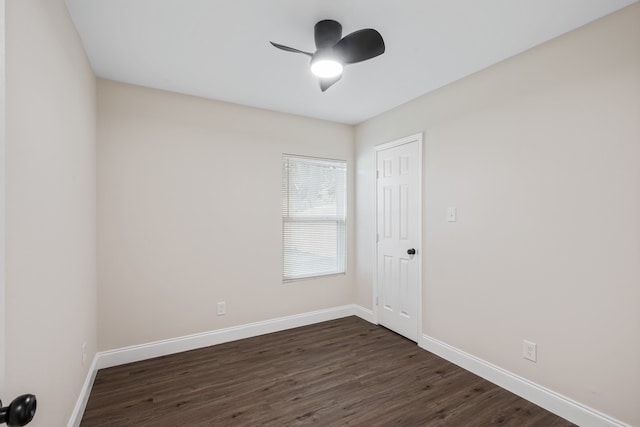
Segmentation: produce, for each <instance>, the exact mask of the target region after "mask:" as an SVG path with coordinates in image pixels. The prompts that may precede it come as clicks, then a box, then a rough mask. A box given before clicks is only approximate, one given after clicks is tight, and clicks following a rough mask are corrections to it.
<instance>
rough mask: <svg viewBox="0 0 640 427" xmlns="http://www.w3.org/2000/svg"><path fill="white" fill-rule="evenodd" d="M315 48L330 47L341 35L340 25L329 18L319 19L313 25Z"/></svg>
mask: <svg viewBox="0 0 640 427" xmlns="http://www.w3.org/2000/svg"><path fill="white" fill-rule="evenodd" d="M314 36H315V41H316V49H322V48H326V47H331V46H333V45H334V44H336V43H338V41H339V40H340V37H342V25H340V23H339V22H336V21H333V20H331V19H325V20H324V21H320V22H318V23H317V24H316V26H315V27H314Z"/></svg>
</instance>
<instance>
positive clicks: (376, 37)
mask: <svg viewBox="0 0 640 427" xmlns="http://www.w3.org/2000/svg"><path fill="white" fill-rule="evenodd" d="M333 51H334V52H336V53H337V54H338V55H340V57H341V59H342V62H343V63H344V64H354V63H356V62H360V61H364V60H367V59H371V58H375V57H376V56H378V55H382V54H383V53H384V40H382V36H381V35H380V33H379V32H377V31H376V30H373V29H371V28H367V29H364V30H358V31H354V32H353V33H351V34H349V35H347V36H345V37H344V38H343V39H342V40H340V41H339V42H338V43H336V45H335V46H334V48H333Z"/></svg>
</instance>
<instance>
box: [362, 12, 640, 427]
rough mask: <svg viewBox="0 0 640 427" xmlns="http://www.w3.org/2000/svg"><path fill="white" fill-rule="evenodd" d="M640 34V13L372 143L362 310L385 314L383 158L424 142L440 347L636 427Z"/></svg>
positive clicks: (475, 86) (480, 81)
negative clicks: (528, 353) (380, 231)
mask: <svg viewBox="0 0 640 427" xmlns="http://www.w3.org/2000/svg"><path fill="white" fill-rule="evenodd" d="M639 23H640V4H636V5H634V6H631V7H629V8H627V9H624V10H623V11H621V12H619V13H616V14H614V15H612V16H609V17H606V18H604V19H602V20H600V21H597V22H595V23H593V24H591V25H589V26H586V27H583V28H581V29H578V30H577V31H574V32H572V33H570V34H568V35H565V36H562V37H560V38H558V39H556V40H554V41H551V42H549V43H547V44H545V45H542V46H540V47H538V48H535V49H533V50H530V51H528V52H526V53H523V54H521V55H519V56H517V57H515V58H512V59H509V60H507V61H505V62H503V63H501V64H498V65H496V66H493V67H491V68H488V69H486V70H484V71H482V72H479V73H477V74H475V75H473V76H470V77H468V78H465V79H463V80H460V81H458V82H456V83H454V84H452V85H450V86H447V87H444V88H442V89H440V90H438V91H436V92H434V93H431V94H428V95H426V96H423V97H421V98H418V99H416V100H414V101H413V102H410V103H408V104H406V105H403V106H401V107H399V108H396V109H394V110H392V111H390V112H387V113H385V114H383V115H381V116H379V117H376V118H374V119H372V120H370V121H368V122H365V123H363V124H361V125H360V126H358V127H357V129H356V161H357V176H358V182H357V201H356V207H357V216H358V223H357V236H358V238H357V245H358V252H357V253H358V258H357V261H356V263H357V266H358V270H357V295H356V301H357V302H358V303H359V304H361V305H363V306H365V307H371V299H372V290H371V273H370V272H371V271H372V270H371V269H372V256H371V254H372V250H370V249H369V248H372V244H373V243H372V239H371V237H372V236H371V235H372V233H371V230H372V221H373V214H372V205H373V196H372V182H373V181H372V170H373V167H372V159H373V154H372V146H373V145H375V144H379V143H382V142H386V141H389V140H393V139H396V138H399V137H403V136H406V135H409V134H413V133H417V132H421V131H424V133H425V147H424V148H425V149H424V159H423V160H424V167H425V173H424V195H423V196H424V197H423V201H424V207H423V209H424V214H425V216H424V220H423V221H424V222H423V225H424V230H425V234H424V242H423V243H424V246H423V249H424V276H423V289H424V292H423V293H424V301H423V319H424V324H423V331H424V333H425V334H426V335H429V336H432V337H435V338H437V339H439V340H441V341H444V342H446V343H448V344H450V345H453V346H455V347H457V348H459V349H461V350H464V351H465V352H468V353H470V354H472V355H475V356H477V357H480V358H482V359H484V360H487V361H489V362H491V363H493V364H496V365H498V366H500V367H502V368H504V369H507V370H508V371H511V372H514V373H516V374H518V375H521V376H523V377H525V378H527V379H529V380H531V381H534V382H535V383H538V384H541V385H543V386H545V387H548V388H550V389H551V390H553V391H556V392H558V393H561V394H563V395H565V396H568V397H570V398H572V399H575V400H577V401H579V402H581V403H583V404H586V405H588V406H590V407H592V408H595V409H597V410H600V411H602V412H604V413H606V414H609V415H611V416H613V417H616V418H618V419H620V420H622V421H624V422H627V423H630V424H632V425H640V411H638V405H637V404H638V397H637V396H638V395H637V384H638V383H640V359H639V358H638V355H639V354H640V285H639V284H640V263H639V260H640V25H639ZM448 206H455V207H457V209H458V221H457V222H455V223H447V222H446V208H447V207H448ZM523 339H528V340H531V341H534V342H536V343H537V344H538V362H537V363H535V364H534V363H531V362H528V361H525V360H524V359H523V358H522V355H521V354H522V340H523Z"/></svg>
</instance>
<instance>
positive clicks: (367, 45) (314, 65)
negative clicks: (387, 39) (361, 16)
mask: <svg viewBox="0 0 640 427" xmlns="http://www.w3.org/2000/svg"><path fill="white" fill-rule="evenodd" d="M314 36H315V43H316V51H315V52H314V53H311V52H305V51H302V50H299V49H295V48H293V47H289V46H284V45H281V44H278V43H274V42H270V43H271V44H272V45H273V46H275V47H277V48H278V49H282V50H285V51H287V52H294V53H302V54H303V55H307V56H309V57H311V72H312V73H313V74H315V75H316V76H317V77H318V78H319V81H320V89H321V90H322V91H323V92H324V91H325V90H327V89H329V87H331V86H332V85H333V84H334V83H336V82H338V80H340V78H341V77H342V70H343V68H344V66H345V65H348V64H355V63H356V62H361V61H366V60H367V59H371V58H375V57H376V56H378V55H382V54H383V53H384V49H385V47H384V40H383V39H382V36H381V35H380V33H379V32H377V31H376V30H374V29H371V28H367V29H363V30H358V31H354V32H353V33H351V34H348V35H346V36H344V37H342V25H340V23H339V22H337V21H334V20H331V19H325V20H323V21H320V22H318V23H317V24H316V25H315V27H314Z"/></svg>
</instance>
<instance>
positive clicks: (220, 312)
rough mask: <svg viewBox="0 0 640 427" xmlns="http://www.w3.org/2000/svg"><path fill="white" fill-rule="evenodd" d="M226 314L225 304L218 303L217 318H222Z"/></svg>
mask: <svg viewBox="0 0 640 427" xmlns="http://www.w3.org/2000/svg"><path fill="white" fill-rule="evenodd" d="M226 312H227V303H225V302H224V301H222V302H219V303H218V316H224V314H225V313H226Z"/></svg>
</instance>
